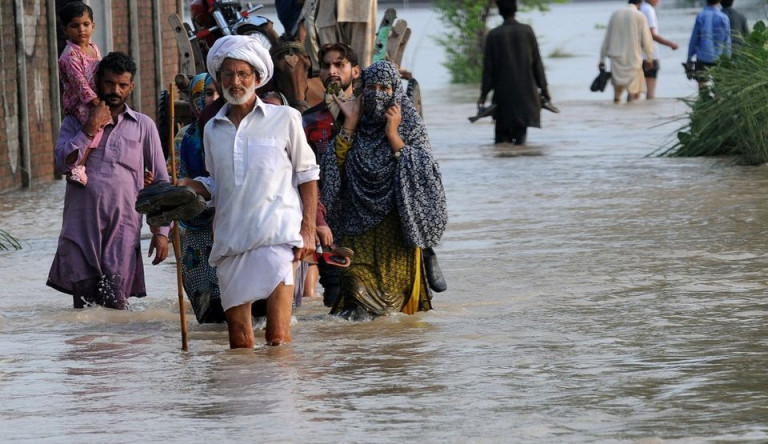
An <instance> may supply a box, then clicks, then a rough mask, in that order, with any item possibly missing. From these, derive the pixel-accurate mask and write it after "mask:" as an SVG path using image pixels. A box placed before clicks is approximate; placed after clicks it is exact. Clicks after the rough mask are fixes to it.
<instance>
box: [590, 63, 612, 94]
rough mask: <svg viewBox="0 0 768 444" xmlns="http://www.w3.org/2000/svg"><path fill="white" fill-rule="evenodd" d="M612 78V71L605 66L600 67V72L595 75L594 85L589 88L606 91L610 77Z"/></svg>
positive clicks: (595, 90) (594, 90)
mask: <svg viewBox="0 0 768 444" xmlns="http://www.w3.org/2000/svg"><path fill="white" fill-rule="evenodd" d="M610 78H611V72H610V71H606V70H605V68H600V73H599V74H598V75H597V77H595V80H593V81H592V86H590V87H589V90H590V91H593V92H597V91H600V92H603V91H605V85H607V84H608V79H610Z"/></svg>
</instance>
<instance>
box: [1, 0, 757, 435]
mask: <svg viewBox="0 0 768 444" xmlns="http://www.w3.org/2000/svg"><path fill="white" fill-rule="evenodd" d="M604 5H605V4H599V5H598V4H593V5H580V6H575V5H565V6H558V7H555V9H554V12H553V13H552V14H551V15H545V16H539V15H536V16H532V17H533V18H532V21H534V25H535V26H536V29H537V32H538V33H539V34H541V35H542V38H541V40H542V41H544V42H543V43H542V46H545V45H550V47H553V46H556V45H557V44H559V42H558V38H559V37H558V34H556V29H569V28H567V27H563V28H553V27H551V26H552V25H548V23H559V22H558V20H560V21H568V18H569V17H570V20H571V23H572V24H574V23H586V25H584V27H585V29H582V30H580V29H581V28H578V26H582V25H576V24H574V27H575V28H574V32H583V33H584V35H585V36H590V37H588V38H587V37H585V40H584V42H582V43H581V44H582V46H580V47H577V48H576V49H569V51H570V52H572V53H576V54H583V56H579V57H575V58H574V59H572V60H569V61H567V63H568V66H570V67H571V69H572V71H571V72H566V73H563V72H562V70H561V69H562V66H561V64H563V63H566V62H564V61H563V60H560V59H558V60H552V59H547V60H545V61H546V62H547V63H548V69H549V73H550V81H551V83H552V87H553V91H554V93H553V96H554V97H555V98H556V104H557V105H558V106H559V107H560V108H561V110H562V112H561V113H560V114H558V115H554V114H549V113H546V114H544V115H543V116H542V120H543V127H544V128H543V129H542V130H538V129H532V130H531V131H530V132H529V140H530V143H529V145H528V146H526V147H514V146H494V145H492V144H491V143H490V142H491V141H492V137H493V127H492V122H490V121H489V120H486V121H481V122H478V123H475V124H469V123H468V122H467V121H466V117H468V116H470V115H472V114H474V104H473V102H474V100H475V99H476V94H477V88H476V87H475V86H468V87H448V86H446V85H445V84H444V83H440V81H438V80H432V81H430V79H432V78H431V77H429V74H428V73H422V74H420V75H421V79H422V82H421V83H422V85H423V87H424V89H425V91H426V94H425V96H424V99H425V115H426V119H427V123H428V126H429V130H430V136H431V138H432V142H433V146H434V150H435V154H436V156H437V157H438V159H439V160H440V165H441V171H442V174H443V176H444V180H445V184H446V188H447V193H448V203H449V216H450V223H449V228H448V231H447V233H446V235H445V238H444V242H443V244H442V245H441V246H440V247H439V248H438V249H437V252H438V255H439V258H440V262H441V265H442V267H443V270H444V272H445V275H446V278H447V280H448V285H449V290H448V291H447V292H445V293H441V294H436V295H435V299H434V301H433V302H434V306H435V310H433V311H432V312H428V313H419V314H417V315H414V316H402V315H398V316H391V317H387V318H382V319H377V320H375V321H373V322H369V323H362V324H355V323H350V322H347V321H342V320H338V319H334V318H330V317H329V316H327V315H326V312H327V310H326V309H325V308H324V307H323V306H322V303H321V302H320V301H318V300H308V301H305V303H304V305H302V307H301V308H300V309H298V310H297V311H296V313H295V314H296V316H297V318H298V319H299V323H298V324H297V325H296V326H295V327H294V334H293V336H294V342H293V343H292V344H290V345H288V346H284V347H279V348H268V347H261V346H260V347H257V348H256V349H255V350H253V351H245V352H243V351H229V350H226V346H227V336H226V331H225V329H224V328H223V326H215V325H214V326H211V325H206V326H200V325H196V324H194V321H191V322H190V324H189V329H190V332H189V336H190V351H189V352H188V353H184V352H181V351H180V350H179V349H180V333H179V321H178V308H177V306H176V304H177V300H176V294H177V293H176V291H177V290H176V275H175V273H176V270H175V264H174V261H173V260H169V261H167V262H166V263H164V264H161V265H159V266H156V267H153V266H151V265H149V262H147V266H146V268H147V277H148V286H149V288H148V291H149V293H150V295H149V296H148V297H147V298H144V299H142V300H138V301H134V302H133V307H134V309H135V311H133V312H129V313H124V312H114V311H112V310H106V309H98V308H95V309H88V310H84V311H75V310H73V309H71V308H70V304H71V302H70V299H69V298H68V297H66V296H63V295H61V294H59V293H56V292H55V291H53V290H51V289H49V288H47V287H45V285H44V283H45V277H46V275H47V272H48V267H49V266H50V262H51V260H52V258H53V253H54V251H55V248H56V241H57V236H58V232H59V226H60V223H61V222H60V217H61V216H60V215H61V205H62V196H63V191H64V183H63V182H56V183H52V184H45V185H39V186H37V187H36V188H35V190H34V191H32V192H26V191H25V192H14V193H8V194H4V195H2V196H1V198H0V208H1V209H2V211H0V227H2V228H4V229H6V230H8V231H9V232H11V233H12V234H14V235H16V236H17V237H19V238H21V239H22V241H23V244H24V249H23V250H21V251H18V252H0V282H2V287H3V292H2V293H0V347H1V348H0V350H2V352H1V353H0V399H2V400H3V402H2V406H0V421H1V422H2V424H3V427H2V432H0V438H1V439H0V441H3V442H9V441H29V442H82V441H85V442H107V441H109V442H137V441H151V442H188V441H189V440H190V439H192V440H195V441H201V442H212V441H220V442H253V441H280V442H285V441H289V442H291V441H296V442H307V441H309V442H338V441H344V442H397V441H415V440H417V439H418V440H420V441H428V442H466V441H471V442H541V443H551V442H572V443H581V442H643V443H650V442H662V441H661V440H663V442H696V443H699V442H765V441H767V440H768V424H767V421H766V419H765V418H766V411H765V406H766V402H767V401H768V399H766V398H768V389H767V387H768V376H767V374H766V371H765V356H766V352H768V350H767V349H768V339H766V338H767V337H768V335H767V334H766V333H768V331H766V330H767V329H768V327H766V325H768V322H766V321H767V320H768V319H767V318H768V304H766V302H765V284H766V279H765V277H764V276H765V273H764V270H765V269H766V262H768V255H767V254H766V251H768V248H767V247H768V240H767V239H768V237H767V236H766V221H767V220H768V214H767V213H768V205H766V197H765V192H764V190H765V189H766V188H767V187H768V170H766V168H765V167H762V166H761V167H744V166H739V165H736V164H734V163H733V162H732V161H731V160H728V159H660V158H655V157H648V156H646V155H647V154H648V153H650V152H652V151H654V150H655V149H657V148H659V147H660V146H663V145H664V144H665V143H668V142H669V140H670V138H671V137H672V136H673V135H674V130H675V129H676V128H677V127H678V126H679V122H674V121H672V122H671V119H672V118H674V117H676V116H680V115H682V114H683V113H684V112H685V111H686V108H685V106H684V105H682V104H681V103H680V102H679V101H677V100H675V99H672V98H671V97H675V95H672V94H669V91H671V90H673V88H674V87H675V85H678V86H679V85H683V86H681V88H683V90H685V88H687V87H690V86H692V85H688V84H686V83H684V82H683V81H678V80H676V78H675V75H676V74H674V73H673V72H672V69H671V67H672V66H673V64H672V61H674V59H672V61H671V62H670V63H668V64H666V65H664V62H663V60H662V66H668V67H670V69H669V71H666V72H665V71H662V77H661V78H660V82H659V86H660V94H659V95H660V98H659V99H657V100H655V101H653V102H647V103H646V102H639V103H636V104H633V105H628V106H614V105H613V104H611V103H610V94H604V95H591V93H589V92H588V91H587V86H588V83H589V80H590V78H591V76H592V75H593V74H592V70H594V69H595V68H594V62H595V61H594V60H593V59H594V57H593V55H594V53H595V52H596V48H597V46H596V45H594V42H595V41H599V39H600V36H601V32H602V31H601V30H597V31H595V32H596V35H592V34H591V33H590V30H589V29H588V28H590V26H592V24H593V23H594V22H598V21H600V20H602V18H601V17H602V16H603V15H606V19H607V14H606V13H607V11H606V10H605V8H604ZM558 11H560V12H558ZM689 12H690V11H689ZM563 13H565V16H564V17H565V19H563V16H562V14H563ZM558 14H561V15H558ZM579 14H582V15H584V14H592V15H590V16H589V17H590V18H588V19H585V18H584V17H583V16H581V17H580V16H579ZM424 16H425V17H424V18H423V19H424V20H431V19H430V17H431V16H430V15H429V14H428V13H425V14H424ZM677 16H679V17H681V18H680V19H679V20H678V21H674V20H672V19H674V17H677ZM574 17H576V18H579V20H576V19H574ZM660 19H661V20H662V23H663V24H664V26H665V29H668V30H669V31H670V33H672V34H673V35H674V33H675V32H678V34H683V31H685V32H688V29H689V28H688V26H689V25H687V23H688V22H689V21H691V20H692V15H690V14H689V13H686V12H685V11H682V12H681V11H677V10H667V11H665V12H664V15H663V16H662V15H661V13H660ZM417 29H418V28H417ZM676 30H680V31H676ZM665 36H667V35H665ZM667 37H670V36H667ZM670 38H672V37H670ZM674 38H676V39H677V40H678V41H685V40H682V39H680V38H679V37H674ZM412 39H413V38H412ZM590 39H592V40H590ZM413 41H414V42H419V41H421V42H425V41H426V40H424V39H422V40H419V38H418V36H417V37H416V38H415V40H413ZM585 42H586V43H585ZM574 44H576V43H574ZM422 45H426V43H422ZM416 47H418V46H416ZM416 47H414V48H416ZM566 49H568V48H566ZM419 51H420V52H419V53H420V54H422V55H423V57H418V60H419V65H418V67H417V68H418V69H422V67H423V64H424V63H428V62H429V58H430V57H434V55H433V52H434V51H426V50H425V49H424V47H423V46H422V47H421V49H420V50H419ZM680 51H684V48H681V49H680V50H679V51H678V53H677V55H675V56H674V57H680V55H679V54H680ZM542 52H543V53H544V54H548V53H549V51H548V50H546V49H545V50H543V51H542ZM665 56H667V57H672V56H671V52H670V53H667V54H665ZM433 69H434V68H433ZM574 72H575V73H576V74H574ZM440 75H442V74H439V75H436V76H437V77H439V76H440ZM681 76H682V75H681ZM566 77H567V79H566ZM555 79H565V80H563V81H562V82H560V81H557V80H555ZM568 82H572V83H573V87H572V88H571V87H570V86H569V85H570V84H569V83H568ZM577 83H578V85H577ZM664 85H666V86H664ZM662 88H669V89H667V90H666V91H667V93H663V92H662V91H664V90H663V89H662ZM558 97H559V99H558ZM148 243H149V237H148V236H145V238H144V240H143V247H144V251H146V248H147V246H148ZM187 310H188V312H189V314H190V315H189V316H188V319H194V318H193V316H191V310H189V308H188V307H187Z"/></svg>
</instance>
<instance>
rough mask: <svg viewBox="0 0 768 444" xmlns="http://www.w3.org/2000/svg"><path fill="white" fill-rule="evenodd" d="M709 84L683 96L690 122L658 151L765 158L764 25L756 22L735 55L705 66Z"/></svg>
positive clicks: (767, 41)
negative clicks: (691, 97) (692, 96)
mask: <svg viewBox="0 0 768 444" xmlns="http://www.w3.org/2000/svg"><path fill="white" fill-rule="evenodd" d="M709 74H710V77H711V80H712V81H711V84H710V86H709V87H708V88H705V89H702V90H701V91H700V93H699V96H698V97H697V98H696V99H695V100H689V101H687V104H688V105H689V106H690V108H691V110H690V112H689V113H688V116H689V119H690V120H689V122H688V123H687V124H686V125H685V126H684V127H683V128H681V129H680V131H679V132H678V134H677V142H676V143H675V144H674V145H673V146H672V147H671V148H669V149H668V150H666V151H665V152H663V153H661V155H662V156H675V157H692V156H722V155H735V156H739V157H740V158H741V159H742V160H743V161H744V162H745V163H748V164H760V163H765V162H768V107H766V106H765V104H766V103H768V28H766V26H765V24H764V23H763V22H758V23H757V24H755V26H754V29H753V31H752V33H751V34H750V35H749V36H748V37H747V38H746V39H745V41H744V43H743V44H742V45H741V46H736V47H734V50H733V57H732V58H730V59H729V58H727V57H725V56H724V57H722V58H721V59H720V60H719V62H718V64H717V65H716V66H714V67H712V68H711V69H710V70H709Z"/></svg>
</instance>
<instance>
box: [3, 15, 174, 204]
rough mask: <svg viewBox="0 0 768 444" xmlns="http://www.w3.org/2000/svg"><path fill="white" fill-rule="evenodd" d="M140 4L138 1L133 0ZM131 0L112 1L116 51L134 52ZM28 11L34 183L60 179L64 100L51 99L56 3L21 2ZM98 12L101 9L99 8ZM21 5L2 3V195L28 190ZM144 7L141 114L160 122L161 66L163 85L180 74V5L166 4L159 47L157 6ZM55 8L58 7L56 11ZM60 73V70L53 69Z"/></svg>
mask: <svg viewBox="0 0 768 444" xmlns="http://www.w3.org/2000/svg"><path fill="white" fill-rule="evenodd" d="M133 1H138V0H133ZM129 2H130V0H112V11H113V14H112V25H113V26H112V39H113V49H114V50H116V51H123V52H126V53H128V54H130V53H131V44H130V15H129V14H128V10H129ZM21 3H22V5H23V7H24V16H25V17H24V22H25V25H24V32H25V34H26V35H25V37H26V39H25V42H24V45H23V46H24V48H23V50H24V57H25V60H26V70H27V76H26V79H25V82H26V83H25V85H26V87H27V97H25V102H26V104H27V107H28V110H29V113H28V126H27V128H24V131H26V134H28V135H29V142H30V153H31V154H30V161H31V178H32V182H33V185H34V183H39V182H44V181H49V180H53V179H54V167H53V146H54V144H55V140H53V134H54V132H55V130H56V129H57V128H58V126H59V125H60V122H54V121H53V117H52V113H51V107H50V104H51V103H55V101H57V100H58V97H51V91H50V88H49V75H50V72H51V67H50V64H49V54H48V32H49V29H48V28H49V26H48V21H47V14H48V11H47V10H46V8H47V7H48V5H53V4H54V3H55V1H54V0H40V1H35V2H30V1H26V0H25V1H21ZM92 4H93V5H94V6H93V7H98V5H95V4H94V3H93V2H92ZM15 5H16V1H14V0H0V10H2V11H5V12H4V13H3V14H0V192H3V191H7V190H11V189H18V188H20V187H22V171H21V169H22V167H23V163H22V160H23V159H22V155H21V138H20V135H19V134H20V132H19V126H20V124H21V119H20V111H21V107H20V106H19V83H18V75H17V63H16V57H17V45H16V40H17V38H16V13H15V11H16V6H15ZM138 5H139V17H138V24H139V51H140V54H139V55H138V56H136V55H134V58H135V59H136V60H137V63H138V64H139V66H140V70H141V75H140V78H139V79H136V81H137V82H140V84H141V104H142V107H141V110H140V111H141V112H143V113H145V114H148V115H149V116H150V117H152V118H154V117H155V114H156V112H155V107H156V103H157V96H158V93H159V92H158V91H156V88H155V69H156V68H155V67H156V64H160V66H162V72H163V74H162V75H163V79H162V80H163V85H167V84H168V83H169V82H171V81H173V77H174V76H175V75H176V72H177V70H178V51H177V49H176V42H175V37H174V35H173V33H172V31H171V29H170V26H169V25H168V21H167V19H166V18H167V16H168V14H171V13H175V12H177V11H176V0H161V1H160V12H159V16H160V20H161V21H160V25H161V33H162V38H161V42H155V36H154V19H155V15H154V13H153V10H152V6H151V2H149V1H141V2H138ZM52 7H53V6H52ZM156 44H159V45H161V46H162V60H160V61H158V60H155V45H156ZM53 68H54V69H56V67H53Z"/></svg>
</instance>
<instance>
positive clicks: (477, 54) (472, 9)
mask: <svg viewBox="0 0 768 444" xmlns="http://www.w3.org/2000/svg"><path fill="white" fill-rule="evenodd" d="M552 1H556V2H565V1H566V0H523V1H522V2H520V6H518V8H521V9H522V8H528V9H532V8H538V9H539V10H546V9H547V5H548V4H549V3H551V2H552ZM434 5H435V9H437V11H438V13H440V20H441V21H442V22H443V24H445V25H446V27H447V30H446V31H445V32H444V33H443V34H442V35H441V36H437V37H435V40H436V41H437V43H438V44H439V45H440V46H442V47H443V48H444V49H445V61H444V62H443V66H445V67H446V68H448V71H449V72H450V73H451V82H452V83H479V82H480V80H481V78H482V75H483V54H484V50H485V36H486V34H487V33H488V27H487V21H488V17H490V14H491V13H492V12H493V13H496V9H495V1H494V0H434Z"/></svg>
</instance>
